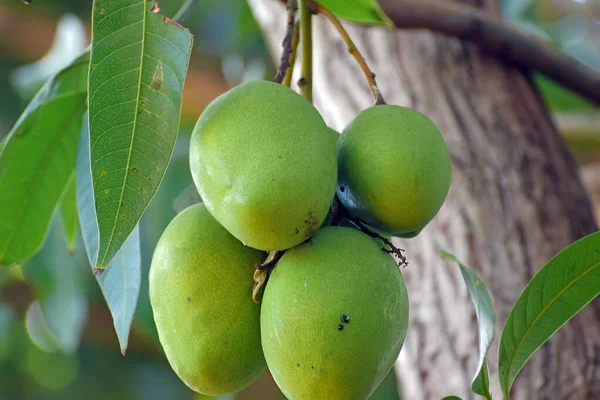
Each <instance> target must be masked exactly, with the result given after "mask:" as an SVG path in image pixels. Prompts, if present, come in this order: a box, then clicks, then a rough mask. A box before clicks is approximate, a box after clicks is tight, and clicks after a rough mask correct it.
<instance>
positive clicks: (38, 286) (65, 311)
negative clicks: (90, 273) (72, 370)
mask: <svg viewBox="0 0 600 400" xmlns="http://www.w3.org/2000/svg"><path fill="white" fill-rule="evenodd" d="M63 235H64V232H63V229H62V225H61V224H60V222H59V219H58V218H54V221H53V223H52V224H51V228H50V232H49V233H48V237H47V238H46V241H45V242H44V245H43V246H42V249H41V250H40V251H39V252H38V253H37V254H36V255H35V256H33V257H32V258H31V259H29V260H28V261H27V262H26V263H25V264H24V266H23V272H24V274H25V277H26V278H27V281H28V282H29V283H30V284H31V285H32V287H33V288H34V290H35V293H36V297H37V298H38V300H39V303H40V306H41V311H42V313H43V315H44V319H45V322H46V323H47V326H48V328H49V330H50V331H51V332H52V334H53V338H54V339H55V341H56V345H57V347H58V348H59V349H60V350H61V351H63V352H66V353H72V352H74V351H75V350H76V349H77V347H78V345H79V341H80V340H81V334H82V332H83V326H84V323H85V320H86V315H87V301H86V298H85V292H84V284H85V281H84V278H85V276H84V275H83V273H84V269H83V265H85V263H86V259H85V258H84V257H83V256H82V255H83V253H82V252H79V253H75V254H71V253H70V252H69V251H68V250H67V248H66V247H65V246H64V244H63Z"/></svg>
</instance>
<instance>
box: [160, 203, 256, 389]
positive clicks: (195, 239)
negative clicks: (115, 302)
mask: <svg viewBox="0 0 600 400" xmlns="http://www.w3.org/2000/svg"><path fill="white" fill-rule="evenodd" d="M264 257H265V254H264V253H263V252H260V251H258V250H255V249H252V248H249V247H246V246H244V245H243V244H242V243H241V242H239V241H238V240H237V239H235V238H234V237H233V236H231V234H229V232H227V230H225V228H223V227H222V226H221V225H219V223H218V222H217V221H216V220H215V219H214V218H213V217H212V216H211V215H210V213H209V212H208V211H207V210H206V208H205V207H204V205H203V204H197V205H193V206H191V207H189V208H187V209H185V210H184V211H182V212H181V213H180V214H179V215H178V216H177V217H175V219H173V221H171V223H170V224H169V226H168V227H167V229H166V230H165V231H164V233H163V234H162V236H161V238H160V240H159V242H158V244H157V246H156V250H155V251H154V256H153V258H152V265H151V267H150V302H151V303H152V309H153V312H154V320H155V323H156V328H157V330H158V335H159V338H160V342H161V344H162V347H163V349H164V351H165V354H166V356H167V359H168V360H169V363H170V364H171V367H172V368H173V370H174V371H175V373H176V374H177V375H178V376H179V378H180V379H181V380H182V381H183V382H184V383H185V384H186V385H188V386H189V387H190V388H191V389H193V390H195V391H197V392H200V393H203V394H207V395H213V396H216V395H223V394H228V393H233V392H237V391H239V390H241V389H243V388H244V387H246V386H248V385H249V384H250V383H252V382H253V381H254V380H255V379H256V378H258V377H259V375H260V374H261V373H262V372H263V371H264V369H265V367H266V365H265V360H264V357H263V354H262V350H261V344H260V323H259V315H260V307H259V306H258V305H257V304H255V303H254V302H253V301H252V287H253V284H254V282H253V279H252V274H253V272H254V269H255V268H254V265H255V264H256V263H259V262H261V261H262V260H263V259H264Z"/></svg>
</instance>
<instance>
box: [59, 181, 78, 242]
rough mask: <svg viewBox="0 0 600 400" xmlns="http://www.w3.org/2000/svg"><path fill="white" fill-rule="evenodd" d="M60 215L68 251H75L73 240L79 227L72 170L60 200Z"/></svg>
mask: <svg viewBox="0 0 600 400" xmlns="http://www.w3.org/2000/svg"><path fill="white" fill-rule="evenodd" d="M60 216H61V217H62V223H63V227H64V230H65V239H66V241H67V247H68V248H69V251H70V252H71V253H73V252H74V251H75V240H76V235H77V230H78V229H79V217H78V216H77V198H76V195H75V171H74V170H73V172H72V174H71V178H69V183H68V184H67V188H66V189H65V192H64V193H63V197H62V199H61V201H60Z"/></svg>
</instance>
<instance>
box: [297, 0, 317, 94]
mask: <svg viewBox="0 0 600 400" xmlns="http://www.w3.org/2000/svg"><path fill="white" fill-rule="evenodd" d="M312 4H313V3H312V2H311V1H310V0H300V36H301V37H300V41H301V42H302V69H301V77H300V80H298V86H299V87H300V94H301V95H302V96H304V98H306V99H307V100H308V101H310V102H311V103H312V72H313V71H312V69H313V61H312V14H313V13H312V9H311V8H312V7H311V5H312Z"/></svg>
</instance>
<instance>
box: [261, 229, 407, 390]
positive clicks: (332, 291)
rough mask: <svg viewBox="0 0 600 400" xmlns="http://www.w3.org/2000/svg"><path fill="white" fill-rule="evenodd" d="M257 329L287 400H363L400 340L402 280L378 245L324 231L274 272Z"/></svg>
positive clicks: (354, 234) (353, 233) (344, 232)
mask: <svg viewBox="0 0 600 400" xmlns="http://www.w3.org/2000/svg"><path fill="white" fill-rule="evenodd" d="M342 315H347V316H348V317H350V321H349V322H348V323H346V324H343V323H342V322H341V316H342ZM339 324H342V325H343V329H342V330H338V325H339ZM260 325H261V337H262V346H263V351H264V353H265V358H266V360H267V365H268V366H269V370H270V371H271V374H272V375H273V378H274V379H275V382H276V383H277V385H278V386H279V388H280V389H281V390H282V392H283V393H284V395H285V396H286V397H287V398H288V399H291V400H314V399H328V400H354V399H356V400H365V399H367V398H368V397H369V396H370V395H371V394H372V393H373V391H374V390H375V389H376V388H377V386H378V385H379V384H380V383H381V381H382V380H383V379H384V377H385V376H386V374H387V373H388V371H389V370H390V369H391V368H392V366H393V364H394V361H395V360H396V359H397V357H398V354H399V353H400V349H401V347H402V344H403V343H404V338H405V336H406V329H407V325H408V296H407V292H406V286H405V284H404V279H403V277H402V274H401V273H400V270H399V268H398V266H397V265H396V263H395V262H394V260H393V259H392V257H391V256H390V255H389V254H387V253H385V252H384V251H382V250H381V244H378V243H377V241H375V240H373V239H371V238H370V237H368V236H366V235H365V234H363V233H362V232H359V231H357V230H355V229H352V228H344V227H328V228H324V229H321V230H319V231H318V232H317V233H316V234H315V235H314V236H313V237H312V238H311V239H310V240H309V241H307V242H306V243H303V244H302V245H300V246H298V247H295V248H293V249H291V250H288V251H287V253H286V254H285V255H284V256H283V257H282V258H281V260H280V261H279V263H278V264H277V266H276V267H275V269H274V270H273V273H272V274H271V277H270V279H269V281H268V282H267V286H266V289H265V292H264V296H263V301H262V309H261V315H260Z"/></svg>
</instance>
